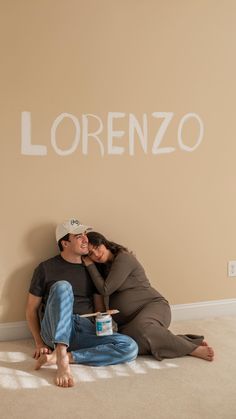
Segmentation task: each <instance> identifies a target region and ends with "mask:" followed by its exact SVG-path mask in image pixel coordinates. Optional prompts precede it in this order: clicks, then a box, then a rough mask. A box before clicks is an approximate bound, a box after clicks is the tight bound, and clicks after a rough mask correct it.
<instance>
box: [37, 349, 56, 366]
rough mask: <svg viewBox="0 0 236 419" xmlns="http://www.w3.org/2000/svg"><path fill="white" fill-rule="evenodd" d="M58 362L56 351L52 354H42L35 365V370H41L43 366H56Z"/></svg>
mask: <svg viewBox="0 0 236 419" xmlns="http://www.w3.org/2000/svg"><path fill="white" fill-rule="evenodd" d="M56 362H57V354H56V351H53V352H52V353H51V354H41V355H40V357H39V358H38V359H37V361H36V364H35V369H36V370H39V368H41V367H42V366H43V365H55V364H56Z"/></svg>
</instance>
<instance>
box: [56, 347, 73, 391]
mask: <svg viewBox="0 0 236 419" xmlns="http://www.w3.org/2000/svg"><path fill="white" fill-rule="evenodd" d="M56 364H57V375H56V380H55V382H56V385H57V386H59V387H73V385H74V379H73V376H72V374H71V371H70V365H69V356H68V353H67V347H66V346H65V345H62V344H58V345H57V347H56Z"/></svg>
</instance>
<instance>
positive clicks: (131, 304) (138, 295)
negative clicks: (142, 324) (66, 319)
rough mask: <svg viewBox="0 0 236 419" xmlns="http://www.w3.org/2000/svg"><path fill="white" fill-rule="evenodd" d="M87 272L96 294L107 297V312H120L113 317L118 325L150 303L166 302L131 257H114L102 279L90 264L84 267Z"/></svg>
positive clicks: (126, 254)
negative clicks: (114, 310)
mask: <svg viewBox="0 0 236 419" xmlns="http://www.w3.org/2000/svg"><path fill="white" fill-rule="evenodd" d="M87 269H88V271H89V273H90V276H91V278H92V280H93V282H94V285H95V286H96V288H97V290H98V292H99V293H100V294H102V295H104V296H109V301H110V304H109V305H110V308H114V309H118V310H119V311H120V313H119V314H117V315H115V316H114V320H115V321H116V322H117V323H118V325H122V324H124V323H127V322H128V321H130V320H132V318H134V317H135V316H136V314H137V313H138V312H139V311H140V310H141V309H142V308H143V307H144V306H146V305H147V304H148V303H150V302H153V301H165V302H167V301H166V300H165V298H164V297H163V296H162V295H161V294H160V293H159V292H158V291H156V290H155V289H154V288H152V287H151V285H150V282H149V280H148V278H147V276H146V274H145V271H144V269H143V267H142V265H141V264H140V263H139V262H138V260H137V259H136V258H135V256H134V255H133V254H131V253H128V252H120V253H118V255H117V256H116V257H115V258H114V260H113V263H112V265H111V269H110V272H109V274H108V276H107V278H106V279H104V278H103V277H102V276H101V274H100V273H99V271H98V270H97V268H96V265H95V264H94V263H92V264H91V265H89V266H87ZM167 303H168V302H167Z"/></svg>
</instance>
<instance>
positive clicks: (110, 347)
mask: <svg viewBox="0 0 236 419" xmlns="http://www.w3.org/2000/svg"><path fill="white" fill-rule="evenodd" d="M89 230H91V227H88V226H85V225H83V224H81V223H80V222H79V221H78V220H77V219H75V218H71V219H69V220H66V221H65V222H64V223H62V224H59V225H58V226H57V228H56V240H57V243H58V246H59V249H60V254H58V255H57V256H55V257H53V258H50V259H48V260H46V261H44V262H42V263H40V264H39V266H38V267H37V268H36V269H35V271H34V274H33V278H32V280H31V285H30V289H29V296H28V302H27V308H26V318H27V322H28V325H29V328H30V330H31V332H32V335H33V338H34V341H35V346H36V348H35V353H34V358H35V359H36V360H37V362H36V369H39V368H40V367H41V366H42V365H52V364H56V365H57V374H56V380H55V381H56V384H57V385H58V386H60V387H72V386H73V385H74V379H73V376H72V374H71V370H70V365H69V364H70V363H76V364H87V365H93V366H100V365H111V364H118V363H122V362H127V361H132V360H133V359H135V358H136V356H137V353H138V347H137V344H136V342H135V341H134V340H133V339H131V338H130V337H128V336H125V335H121V334H119V333H114V334H113V335H110V336H97V335H96V330H95V326H94V324H93V323H92V321H91V320H89V319H88V318H84V317H80V315H81V314H85V313H93V312H97V311H104V303H103V299H102V297H101V296H100V295H98V294H97V290H96V288H95V287H94V285H93V283H92V280H91V279H90V277H89V274H88V272H87V270H86V268H85V266H84V264H83V263H82V259H81V257H82V256H83V255H86V254H87V253H88V239H87V236H86V232H87V231H89ZM39 309H41V317H42V320H41V321H40V319H39Z"/></svg>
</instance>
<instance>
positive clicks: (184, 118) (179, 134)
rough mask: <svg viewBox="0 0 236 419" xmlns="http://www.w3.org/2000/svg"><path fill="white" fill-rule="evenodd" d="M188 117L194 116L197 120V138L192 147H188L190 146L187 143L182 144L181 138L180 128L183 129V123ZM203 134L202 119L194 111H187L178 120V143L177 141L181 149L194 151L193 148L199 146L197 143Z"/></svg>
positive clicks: (199, 142)
mask: <svg viewBox="0 0 236 419" xmlns="http://www.w3.org/2000/svg"><path fill="white" fill-rule="evenodd" d="M190 118H195V119H196V120H197V121H198V123H199V128H200V129H199V136H198V139H197V141H196V144H195V145H194V146H193V147H190V146H188V145H186V144H184V143H183V140H182V129H183V125H184V124H185V122H186V121H187V120H188V119H190ZM203 134H204V126H203V122H202V120H201V118H200V116H198V115H197V114H196V113H187V114H186V115H184V116H183V118H182V119H181V121H180V123H179V127H178V143H179V146H180V148H181V149H182V150H184V151H188V152H191V151H194V150H196V148H197V147H199V145H200V144H201V142H202V139H203Z"/></svg>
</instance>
